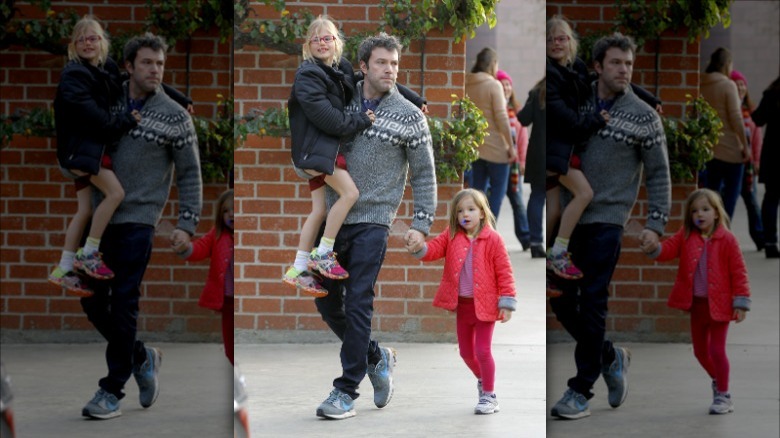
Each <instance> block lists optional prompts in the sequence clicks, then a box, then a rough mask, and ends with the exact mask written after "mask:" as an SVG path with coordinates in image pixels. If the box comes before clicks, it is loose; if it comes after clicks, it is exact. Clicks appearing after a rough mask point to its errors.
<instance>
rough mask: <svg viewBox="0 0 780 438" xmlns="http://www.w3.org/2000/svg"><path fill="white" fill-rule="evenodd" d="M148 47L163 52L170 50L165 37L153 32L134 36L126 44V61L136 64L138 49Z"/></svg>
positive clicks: (124, 53)
mask: <svg viewBox="0 0 780 438" xmlns="http://www.w3.org/2000/svg"><path fill="white" fill-rule="evenodd" d="M144 47H147V48H149V49H152V50H154V51H155V52H159V51H160V50H162V52H163V54H165V52H167V51H168V45H167V44H165V39H163V37H161V36H157V35H154V34H153V33H151V32H146V33H145V34H143V35H141V36H137V37H133V38H132V39H130V41H128V42H127V43H126V44H125V50H124V52H123V53H122V54H123V55H124V58H125V61H129V62H130V64H133V65H135V56H136V55H137V54H138V50H139V49H142V48H144Z"/></svg>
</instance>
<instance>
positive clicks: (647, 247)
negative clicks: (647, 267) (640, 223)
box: [639, 228, 660, 254]
mask: <svg viewBox="0 0 780 438" xmlns="http://www.w3.org/2000/svg"><path fill="white" fill-rule="evenodd" d="M659 245H660V243H659V241H658V234H656V233H655V232H654V231H651V230H648V229H647V228H645V229H644V230H642V232H641V233H639V249H641V250H642V252H644V253H645V254H651V253H653V252H654V251H656V250H657V249H658V247H659Z"/></svg>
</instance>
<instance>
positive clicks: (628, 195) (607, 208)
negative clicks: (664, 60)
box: [580, 84, 671, 235]
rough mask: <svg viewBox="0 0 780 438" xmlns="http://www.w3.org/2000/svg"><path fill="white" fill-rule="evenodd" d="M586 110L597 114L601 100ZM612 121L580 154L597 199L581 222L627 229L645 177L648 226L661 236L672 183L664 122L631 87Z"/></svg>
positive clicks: (611, 114) (613, 112)
mask: <svg viewBox="0 0 780 438" xmlns="http://www.w3.org/2000/svg"><path fill="white" fill-rule="evenodd" d="M593 87H594V89H593V96H594V98H593V99H592V100H590V101H589V103H588V105H587V106H588V108H583V109H582V110H584V111H588V112H593V111H594V108H595V105H596V101H595V96H597V95H598V94H597V90H596V84H594V85H593ZM609 117H610V119H609V123H607V125H606V126H605V127H604V128H602V129H601V130H599V131H598V132H597V133H596V134H594V135H593V136H592V137H591V138H590V139H589V140H588V142H587V145H586V146H585V149H584V150H583V151H581V153H580V158H581V160H582V171H583V173H585V176H586V178H587V179H588V182H589V183H590V185H591V187H592V188H593V200H592V201H591V202H590V204H589V205H588V207H587V209H586V210H585V212H584V213H583V214H582V216H581V218H580V223H582V224H590V223H608V224H614V225H619V226H621V227H622V226H625V224H626V222H628V218H629V215H630V213H631V210H632V209H633V207H634V203H635V202H636V199H637V196H638V194H639V187H640V184H641V182H642V170H643V169H644V173H645V175H646V181H645V184H646V187H647V198H648V209H647V211H648V213H647V222H646V223H645V228H648V229H651V230H653V231H655V232H656V233H658V234H659V235H662V234H663V232H664V227H665V226H666V223H667V222H668V221H669V209H670V207H671V180H670V177H669V155H668V153H667V150H666V136H665V135H664V129H663V125H662V123H661V118H660V117H659V116H658V114H657V113H656V112H655V110H654V109H653V108H651V107H650V106H649V105H647V104H646V103H644V102H642V100H640V99H639V98H638V97H637V96H636V95H635V94H634V93H633V92H632V91H631V89H630V88H628V89H627V90H626V91H625V93H624V94H622V95H620V96H618V97H617V98H616V100H615V102H614V104H613V105H612V108H610V110H609Z"/></svg>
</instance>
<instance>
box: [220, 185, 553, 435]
mask: <svg viewBox="0 0 780 438" xmlns="http://www.w3.org/2000/svg"><path fill="white" fill-rule="evenodd" d="M527 187H528V186H527V185H526V188H527ZM527 195H528V194H527V193H526V197H527ZM510 212H511V208H510V207H509V205H508V203H506V202H505V203H504V205H503V206H502V211H501V215H500V217H499V224H498V227H497V228H498V230H499V232H501V233H502V235H503V236H504V237H505V240H506V242H507V247H508V249H509V251H510V257H511V260H512V266H513V269H514V271H515V277H516V279H517V280H516V281H517V290H518V297H517V300H518V311H517V312H515V314H514V315H513V317H512V320H511V321H509V322H508V323H506V324H497V325H496V329H495V334H494V341H493V356H494V358H495V362H496V394H497V396H498V400H499V404H500V407H501V412H499V413H497V414H494V415H485V416H478V415H474V411H473V409H474V405H476V403H477V390H476V379H474V377H473V375H471V372H470V371H469V370H468V368H467V367H466V365H465V364H464V363H463V361H462V359H461V358H460V356H459V355H458V349H457V344H455V343H451V344H442V343H439V344H423V343H387V344H386V345H387V346H391V347H393V348H395V349H396V350H397V352H398V362H397V364H396V368H395V372H394V376H395V388H396V389H395V395H394V396H393V399H392V401H391V402H390V404H389V405H388V406H386V407H385V408H383V409H377V408H376V407H375V406H374V404H373V391H372V389H371V384H370V382H369V380H368V379H365V380H364V381H363V383H362V385H361V387H360V392H361V397H360V398H358V399H357V400H356V402H355V410H356V411H357V416H356V417H354V418H350V419H346V420H343V421H330V420H323V419H320V418H318V417H316V416H315V411H316V408H317V406H319V404H320V403H321V402H322V401H323V400H324V399H325V398H326V397H327V396H328V393H329V392H330V390H331V388H332V381H333V379H334V378H335V377H337V376H339V375H340V374H341V367H340V361H339V348H340V345H339V344H337V343H334V342H330V343H325V344H237V345H236V353H235V354H236V363H237V364H238V365H239V366H240V367H241V370H242V372H243V373H244V375H245V377H246V383H247V389H248V392H249V420H250V428H251V432H252V436H253V437H280V436H295V437H330V436H365V435H369V434H371V435H373V434H374V432H375V433H376V435H377V436H383V437H430V436H433V435H434V434H435V435H441V436H448V437H473V436H480V437H513V438H515V437H519V438H537V437H544V436H545V412H544V408H545V406H544V404H545V403H544V400H545V330H544V324H545V317H544V311H545V301H544V300H545V297H544V292H543V290H544V289H543V283H544V259H533V260H532V259H531V255H530V253H529V252H522V250H521V248H520V245H519V243H518V242H517V239H515V237H514V233H513V232H512V229H513V228H512V218H511V214H510ZM334 337H335V336H334ZM379 341H380V342H382V339H379Z"/></svg>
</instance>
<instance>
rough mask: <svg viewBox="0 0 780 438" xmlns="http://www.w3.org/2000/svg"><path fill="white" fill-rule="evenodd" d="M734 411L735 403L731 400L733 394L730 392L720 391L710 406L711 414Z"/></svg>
mask: <svg viewBox="0 0 780 438" xmlns="http://www.w3.org/2000/svg"><path fill="white" fill-rule="evenodd" d="M729 412H734V403H733V402H732V401H731V394H729V393H728V392H718V393H716V394H715V398H714V399H713V401H712V405H711V406H710V414H712V415H722V414H728V413H729Z"/></svg>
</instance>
